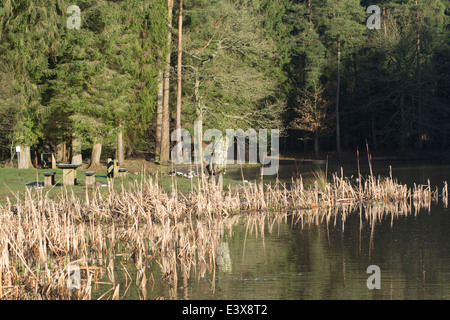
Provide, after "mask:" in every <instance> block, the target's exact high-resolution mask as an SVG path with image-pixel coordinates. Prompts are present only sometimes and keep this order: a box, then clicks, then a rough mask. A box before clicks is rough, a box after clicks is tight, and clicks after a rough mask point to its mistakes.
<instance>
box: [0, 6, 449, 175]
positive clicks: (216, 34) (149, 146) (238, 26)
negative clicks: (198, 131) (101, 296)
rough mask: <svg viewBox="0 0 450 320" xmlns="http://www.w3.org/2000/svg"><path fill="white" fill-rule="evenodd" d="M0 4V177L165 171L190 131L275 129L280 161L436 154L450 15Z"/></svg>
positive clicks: (445, 96)
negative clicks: (59, 169)
mask: <svg viewBox="0 0 450 320" xmlns="http://www.w3.org/2000/svg"><path fill="white" fill-rule="evenodd" d="M0 3H1V7H0V160H1V161H4V162H7V161H11V160H12V159H14V157H16V156H17V155H16V153H15V146H17V145H20V146H21V147H22V152H21V156H22V157H23V159H22V160H21V161H22V163H23V164H22V165H23V166H25V167H26V166H28V165H31V160H30V159H31V158H33V157H34V155H35V154H40V153H42V152H45V151H53V152H55V153H56V154H57V157H58V160H59V161H72V162H74V161H79V160H80V157H82V158H83V160H85V161H86V162H87V163H90V164H92V165H96V164H98V163H99V162H100V160H101V159H105V158H106V157H115V156H116V157H118V159H119V161H120V162H123V159H124V158H144V157H145V158H146V159H148V160H152V161H157V162H158V163H167V161H168V160H169V155H170V153H169V152H170V150H171V148H172V145H173V143H172V144H171V142H170V134H171V132H172V131H173V130H174V129H175V128H180V127H181V128H185V129H188V130H189V131H190V132H191V134H192V135H193V132H194V121H199V120H201V121H202V122H203V130H206V129H208V128H217V129H220V130H223V131H224V130H225V129H227V128H230V129H237V128H241V129H244V130H247V129H249V128H253V129H255V130H258V129H274V128H278V129H280V132H281V134H282V139H281V154H283V153H287V152H295V153H297V154H302V153H303V154H307V153H309V154H311V155H314V156H316V157H321V156H323V155H324V154H325V153H326V152H333V153H334V154H340V153H343V152H345V151H348V152H355V150H356V149H357V148H359V149H360V150H361V149H362V148H365V146H366V143H367V144H368V145H370V148H371V149H372V150H375V151H379V152H392V151H395V152H410V151H415V152H423V151H424V150H432V151H435V152H442V153H447V152H448V151H450V97H449V94H450V28H449V17H450V1H449V0H395V1H356V0H306V1H299V0H185V1H183V0H123V1H121V0H110V1H106V0H98V1H94V0H70V1H67V0H1V1H0ZM70 5H77V6H78V7H79V8H80V21H81V24H80V28H69V27H68V20H70V19H73V18H74V16H73V14H71V13H68V12H67V8H68V7H69V6H70ZM370 5H377V6H378V7H379V8H380V10H381V25H380V28H379V29H370V28H368V26H367V25H366V22H367V19H368V18H369V17H370V16H371V15H372V13H367V12H366V9H367V7H368V6H370Z"/></svg>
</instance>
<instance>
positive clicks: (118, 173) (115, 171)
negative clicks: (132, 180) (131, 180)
mask: <svg viewBox="0 0 450 320" xmlns="http://www.w3.org/2000/svg"><path fill="white" fill-rule="evenodd" d="M106 172H107V173H106V176H107V177H108V178H118V177H124V176H125V175H126V173H127V168H120V166H119V160H116V159H114V160H113V159H111V158H108V161H107V170H106Z"/></svg>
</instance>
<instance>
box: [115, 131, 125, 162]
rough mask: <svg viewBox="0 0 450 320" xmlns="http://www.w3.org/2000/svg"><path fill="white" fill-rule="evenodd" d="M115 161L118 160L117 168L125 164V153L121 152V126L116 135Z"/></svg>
mask: <svg viewBox="0 0 450 320" xmlns="http://www.w3.org/2000/svg"><path fill="white" fill-rule="evenodd" d="M117 160H119V166H120V167H123V166H124V162H125V152H124V150H123V132H122V124H120V125H119V133H118V134H117Z"/></svg>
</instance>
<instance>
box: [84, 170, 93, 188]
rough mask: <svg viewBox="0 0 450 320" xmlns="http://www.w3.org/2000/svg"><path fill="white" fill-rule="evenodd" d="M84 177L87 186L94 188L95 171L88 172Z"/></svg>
mask: <svg viewBox="0 0 450 320" xmlns="http://www.w3.org/2000/svg"><path fill="white" fill-rule="evenodd" d="M84 175H85V176H86V185H87V186H93V185H94V184H95V171H87V172H85V173H84Z"/></svg>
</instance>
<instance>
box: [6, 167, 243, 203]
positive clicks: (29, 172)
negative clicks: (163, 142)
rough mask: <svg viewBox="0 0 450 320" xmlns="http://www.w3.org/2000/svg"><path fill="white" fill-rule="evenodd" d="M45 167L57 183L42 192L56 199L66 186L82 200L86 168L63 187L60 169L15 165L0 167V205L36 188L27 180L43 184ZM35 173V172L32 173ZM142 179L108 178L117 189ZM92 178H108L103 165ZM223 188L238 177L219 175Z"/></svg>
mask: <svg viewBox="0 0 450 320" xmlns="http://www.w3.org/2000/svg"><path fill="white" fill-rule="evenodd" d="M46 171H54V172H56V178H55V181H56V183H57V185H56V186H53V187H45V188H43V189H41V190H42V194H43V195H47V196H48V197H49V198H50V199H57V197H58V195H60V194H61V192H62V191H64V190H65V188H67V191H69V192H73V193H74V195H75V196H77V197H80V199H81V200H84V198H85V196H86V186H85V180H86V176H85V175H84V173H85V172H86V171H91V170H86V169H78V170H77V183H78V184H77V185H75V186H67V187H64V186H63V185H62V170H61V169H37V170H36V169H21V170H19V169H16V168H0V205H4V204H6V203H7V198H9V199H10V201H11V203H13V204H15V203H16V202H17V199H18V198H19V199H22V200H23V199H24V196H25V194H26V190H27V188H28V189H30V190H31V192H32V193H36V189H35V188H33V187H32V186H31V185H29V186H27V184H35V183H36V181H38V182H39V183H40V184H42V185H43V182H44V172H46ZM36 175H37V176H36ZM141 179H142V175H141V174H132V173H129V174H127V176H126V177H125V178H118V179H111V181H112V182H113V183H114V187H115V188H117V189H118V190H120V188H121V187H122V185H123V187H124V188H125V189H127V188H130V186H131V185H132V184H134V183H135V181H137V182H140V180H141ZM152 179H155V176H152ZM95 181H96V182H97V181H100V182H103V183H108V179H107V178H106V169H105V170H103V171H102V170H96V177H95ZM158 182H159V184H160V186H161V187H162V188H164V189H165V190H166V191H167V192H170V191H172V187H173V186H175V185H176V189H177V190H178V191H181V192H189V191H191V190H196V189H197V186H198V180H197V178H193V179H187V178H184V177H171V176H167V175H160V174H159V175H158ZM223 183H224V190H225V191H228V188H229V186H230V185H236V184H242V181H239V180H233V179H231V178H230V177H227V175H225V176H224V178H223ZM101 190H102V192H105V194H106V193H107V191H108V188H107V187H104V188H102V189H101ZM90 192H92V187H88V193H89V194H90Z"/></svg>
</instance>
